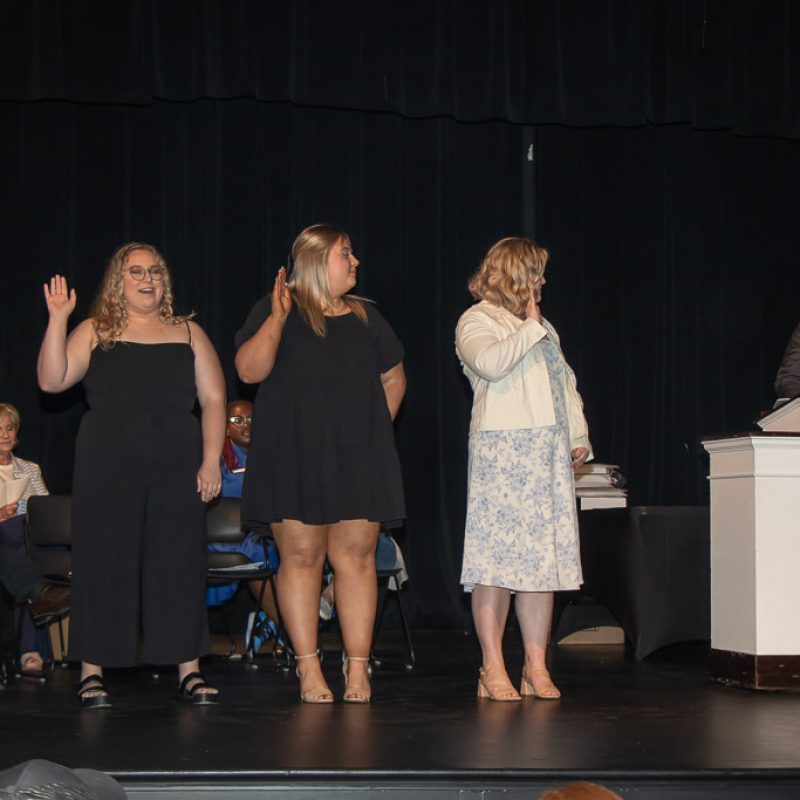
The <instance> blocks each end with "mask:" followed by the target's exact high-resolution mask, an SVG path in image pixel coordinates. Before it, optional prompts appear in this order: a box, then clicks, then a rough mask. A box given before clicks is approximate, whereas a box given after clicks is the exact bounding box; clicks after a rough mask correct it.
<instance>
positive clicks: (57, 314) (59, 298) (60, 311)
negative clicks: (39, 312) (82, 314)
mask: <svg viewBox="0 0 800 800" xmlns="http://www.w3.org/2000/svg"><path fill="white" fill-rule="evenodd" d="M77 299H78V298H77V295H76V294H75V289H69V288H68V287H67V279H66V278H65V277H64V276H63V275H53V277H52V278H50V285H49V286H48V285H47V284H46V283H45V284H44V301H45V303H47V311H48V313H49V314H50V319H51V320H53V321H54V322H59V321H62V320H63V321H64V322H66V320H67V318H68V317H69V315H70V314H71V313H72V312H73V311H74V310H75V303H76V302H77Z"/></svg>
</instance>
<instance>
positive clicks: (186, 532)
mask: <svg viewBox="0 0 800 800" xmlns="http://www.w3.org/2000/svg"><path fill="white" fill-rule="evenodd" d="M44 296H45V301H46V303H47V309H48V312H49V323H48V326H47V331H46V333H45V336H44V340H43V342H42V347H41V350H40V352H39V360H38V377H39V385H40V387H41V388H42V389H43V390H44V391H46V392H63V391H64V390H66V389H68V388H70V387H71V386H74V385H75V384H76V383H78V382H79V381H83V384H84V387H85V390H86V400H87V402H88V404H89V411H88V413H87V414H85V415H84V417H83V419H82V421H81V426H80V430H79V432H78V438H77V441H76V445H75V472H74V478H73V489H72V499H73V525H72V531H73V542H72V564H73V594H72V612H71V618H70V641H69V654H70V658H71V659H75V660H80V661H81V662H82V663H81V682H80V685H79V688H78V697H79V699H80V701H81V704H82V705H83V706H84V707H103V706H108V705H110V697H109V693H108V689H107V688H106V686H105V684H104V682H103V667H129V666H132V665H134V664H136V663H138V662H139V661H141V662H144V663H148V664H177V665H178V682H179V692H180V696H181V698H182V699H184V700H187V701H190V702H193V703H199V704H203V703H211V702H216V698H217V690H216V689H215V688H214V687H212V686H209V685H208V683H207V682H206V681H205V679H204V678H203V676H202V675H201V674H200V672H199V662H198V657H199V656H200V655H202V654H204V653H206V652H207V651H208V623H207V617H206V611H205V602H204V601H205V571H206V537H205V516H204V515H205V506H204V503H205V502H207V501H209V500H211V499H212V498H213V497H216V496H217V495H218V494H219V491H220V482H221V481H220V462H219V459H220V452H221V450H222V443H223V439H224V437H225V416H224V409H225V386H224V381H223V377H222V370H221V368H220V364H219V360H218V359H217V354H216V352H215V350H214V347H213V346H212V344H211V342H210V341H209V339H208V337H207V336H206V334H205V333H204V332H203V330H202V328H200V326H199V325H197V323H195V322H192V321H191V320H190V316H179V315H177V314H175V313H174V312H173V310H172V300H173V295H172V280H171V277H170V273H169V270H168V269H167V265H166V263H165V261H164V259H163V257H162V256H161V254H160V253H159V252H158V251H157V250H156V249H155V248H154V247H153V246H152V245H149V244H140V243H136V242H133V243H130V244H126V245H123V246H121V247H119V248H118V249H117V251H116V252H115V253H114V255H113V256H112V257H111V260H110V262H109V264H108V267H107V269H106V272H105V277H104V278H103V283H102V285H101V288H100V291H99V293H98V295H97V297H96V299H95V301H94V304H93V306H92V309H91V311H90V316H89V317H88V318H87V319H86V320H84V321H83V322H81V323H80V324H79V325H78V326H77V327H76V328H75V329H74V330H73V331H72V333H71V334H69V336H68V335H67V320H68V318H69V316H70V314H72V312H73V311H74V309H75V304H76V295H75V289H74V288H73V289H71V290H69V289H68V287H67V281H66V279H65V278H64V277H62V276H60V275H56V276H54V277H53V278H51V279H50V282H49V284H45V285H44ZM196 402H199V406H200V410H201V417H200V423H199V424H198V420H197V418H196V417H195V415H194V414H193V413H192V412H193V409H194V406H195V403H196ZM140 635H141V637H140ZM140 638H141V641H140Z"/></svg>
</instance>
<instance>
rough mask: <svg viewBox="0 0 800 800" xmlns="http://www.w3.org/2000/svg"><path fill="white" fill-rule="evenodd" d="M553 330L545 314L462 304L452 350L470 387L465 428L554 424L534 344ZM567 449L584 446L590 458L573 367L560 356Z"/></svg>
mask: <svg viewBox="0 0 800 800" xmlns="http://www.w3.org/2000/svg"><path fill="white" fill-rule="evenodd" d="M545 336H549V337H550V339H551V341H553V342H554V343H555V344H556V346H558V347H560V345H559V338H558V334H557V333H556V331H555V328H553V326H552V325H550V323H549V322H547V320H545V319H542V322H541V324H540V323H538V322H536V320H534V319H526V320H521V319H519V318H518V317H515V316H514V315H513V314H512V313H511V312H510V311H507V310H506V309H505V308H502V307H501V306H496V305H493V304H492V303H489V302H487V301H486V300H481V302H479V303H476V304H475V305H474V306H472V308H469V309H467V311H465V312H464V313H463V314H462V315H461V318H460V319H459V320H458V325H457V326H456V353H457V354H458V357H459V359H460V361H461V365H462V367H463V369H464V374H465V375H466V376H467V378H468V379H469V382H470V384H471V386H472V391H473V401H472V421H471V423H470V428H469V432H470V434H472V433H475V432H476V431H491V430H519V429H521V428H541V427H544V426H546V425H554V424H555V412H554V409H553V397H552V393H551V391H550V377H549V375H548V372H547V364H546V363H545V360H544V355H543V354H542V353H541V351H540V348H538V347H534V345H535V344H536V343H537V342H539V341H541V340H542V339H543V338H544V337H545ZM564 363H565V366H566V370H565V376H566V379H565V382H564V396H565V398H566V402H567V420H568V424H569V439H570V449H571V450H574V449H575V448H576V447H586V448H588V449H589V458H592V446H591V444H590V443H589V426H588V425H587V423H586V418H585V417H584V415H583V401H582V400H581V396H580V395H579V394H578V389H577V382H576V380H575V373H574V372H573V371H572V369H570V367H569V365H568V364H567V363H566V361H565V362H564Z"/></svg>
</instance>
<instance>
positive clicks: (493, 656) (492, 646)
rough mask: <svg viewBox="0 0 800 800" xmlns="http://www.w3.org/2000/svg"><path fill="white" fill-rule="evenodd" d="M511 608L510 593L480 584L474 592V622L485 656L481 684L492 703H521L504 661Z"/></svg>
mask: <svg viewBox="0 0 800 800" xmlns="http://www.w3.org/2000/svg"><path fill="white" fill-rule="evenodd" d="M510 604H511V592H510V591H509V590H508V589H503V588H501V587H498V586H483V585H481V584H477V585H476V586H475V587H474V588H473V590H472V619H473V621H474V623H475V631H476V632H477V634H478V641H480V644H481V651H482V653H483V666H482V667H481V683H482V684H483V685H484V687H485V689H486V691H488V693H489V696H491V697H492V699H493V700H519V694H517V690H516V689H515V688H514V687H513V686H512V685H511V681H510V680H509V677H508V673H507V672H506V664H505V660H504V658H503V632H504V631H505V628H506V620H507V619H508V609H509V606H510Z"/></svg>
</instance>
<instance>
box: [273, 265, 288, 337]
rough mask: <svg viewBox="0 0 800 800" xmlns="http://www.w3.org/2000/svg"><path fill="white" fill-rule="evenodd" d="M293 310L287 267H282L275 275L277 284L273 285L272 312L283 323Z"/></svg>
mask: <svg viewBox="0 0 800 800" xmlns="http://www.w3.org/2000/svg"><path fill="white" fill-rule="evenodd" d="M291 310H292V294H291V292H290V291H289V287H288V286H287V285H286V267H281V268H280V269H279V270H278V274H277V276H276V277H275V285H274V286H273V287H272V314H273V316H276V317H277V318H278V319H279V320H280V321H281V324H283V323H284V322H286V317H288V316H289V312H290V311H291Z"/></svg>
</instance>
